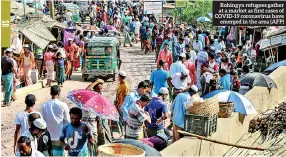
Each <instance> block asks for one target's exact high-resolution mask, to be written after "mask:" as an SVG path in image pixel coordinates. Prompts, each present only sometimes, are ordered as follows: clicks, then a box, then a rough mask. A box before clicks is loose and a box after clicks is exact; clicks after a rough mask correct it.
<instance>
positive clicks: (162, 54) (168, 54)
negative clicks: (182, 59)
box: [157, 49, 173, 70]
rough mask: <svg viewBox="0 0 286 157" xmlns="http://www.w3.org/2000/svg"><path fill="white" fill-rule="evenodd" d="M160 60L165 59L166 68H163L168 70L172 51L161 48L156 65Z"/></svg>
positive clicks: (171, 61)
mask: <svg viewBox="0 0 286 157" xmlns="http://www.w3.org/2000/svg"><path fill="white" fill-rule="evenodd" d="M160 60H165V61H166V62H167V65H166V69H165V70H169V69H170V66H171V64H172V63H173V56H172V52H171V51H170V50H168V51H167V52H165V49H163V50H161V51H160V52H159V55H158V59H157V67H158V66H159V62H160Z"/></svg>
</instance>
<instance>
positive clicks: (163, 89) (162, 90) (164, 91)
mask: <svg viewBox="0 0 286 157" xmlns="http://www.w3.org/2000/svg"><path fill="white" fill-rule="evenodd" d="M159 93H161V94H169V90H168V89H167V88H166V87H161V88H160V90H159Z"/></svg>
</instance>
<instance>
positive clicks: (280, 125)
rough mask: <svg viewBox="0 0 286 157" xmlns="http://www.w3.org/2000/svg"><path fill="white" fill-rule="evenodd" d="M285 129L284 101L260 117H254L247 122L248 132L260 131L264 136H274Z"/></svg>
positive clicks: (285, 108)
mask: <svg viewBox="0 0 286 157" xmlns="http://www.w3.org/2000/svg"><path fill="white" fill-rule="evenodd" d="M285 129H286V102H282V103H280V104H279V106H278V107H275V109H274V110H273V111H272V112H271V113H269V114H267V115H263V116H261V117H257V118H254V119H252V120H251V121H250V123H249V128H248V132H250V133H254V132H256V131H261V133H262V135H264V136H272V137H276V136H278V135H280V134H281V133H282V132H283V131H284V130H285Z"/></svg>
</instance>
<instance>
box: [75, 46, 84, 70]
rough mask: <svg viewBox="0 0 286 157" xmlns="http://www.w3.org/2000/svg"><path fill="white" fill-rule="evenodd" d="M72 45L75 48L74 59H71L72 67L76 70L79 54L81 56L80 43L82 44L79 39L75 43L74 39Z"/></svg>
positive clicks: (78, 66) (78, 63)
mask: <svg viewBox="0 0 286 157" xmlns="http://www.w3.org/2000/svg"><path fill="white" fill-rule="evenodd" d="M73 45H74V46H75V47H76V48H77V51H76V53H75V56H74V60H73V68H74V70H75V71H77V70H78V68H80V56H81V48H80V45H82V44H81V41H79V42H77V43H76V41H74V42H73Z"/></svg>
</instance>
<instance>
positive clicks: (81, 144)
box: [60, 122, 93, 156]
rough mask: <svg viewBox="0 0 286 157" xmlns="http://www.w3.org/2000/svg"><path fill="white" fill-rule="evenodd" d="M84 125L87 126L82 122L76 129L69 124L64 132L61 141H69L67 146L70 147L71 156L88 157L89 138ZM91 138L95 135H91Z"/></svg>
mask: <svg viewBox="0 0 286 157" xmlns="http://www.w3.org/2000/svg"><path fill="white" fill-rule="evenodd" d="M84 125H85V124H84V123H82V122H81V124H80V126H79V127H77V128H75V127H74V126H72V124H71V123H69V124H67V125H66V126H65V127H64V128H63V130H62V135H61V137H60V140H61V141H64V140H65V139H66V140H67V144H68V145H69V146H70V150H69V151H68V154H69V156H88V148H87V140H88V137H87V135H86V134H85V132H83V126H84ZM89 136H93V135H92V134H91V133H89Z"/></svg>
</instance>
